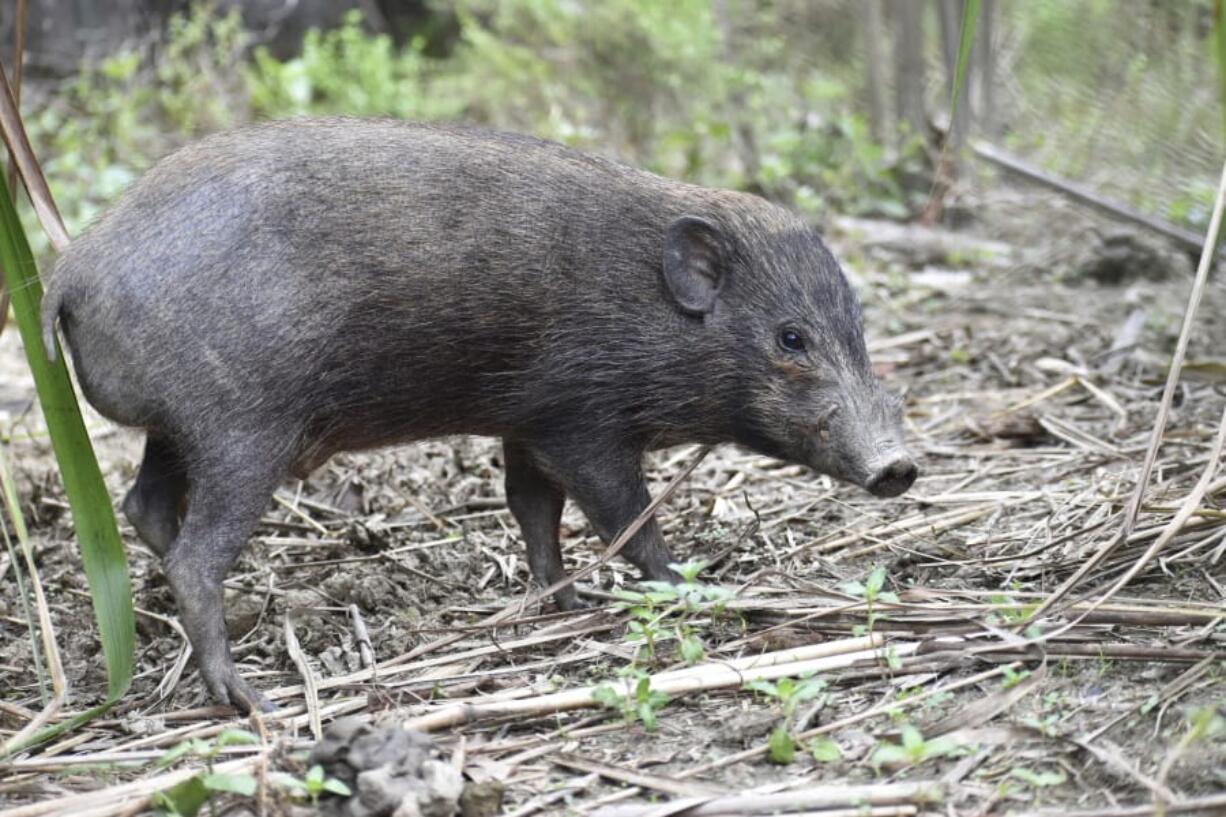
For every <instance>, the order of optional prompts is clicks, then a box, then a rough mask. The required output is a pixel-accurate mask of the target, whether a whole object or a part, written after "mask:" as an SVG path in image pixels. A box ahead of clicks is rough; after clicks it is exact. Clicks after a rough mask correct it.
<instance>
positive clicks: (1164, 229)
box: [971, 141, 1204, 252]
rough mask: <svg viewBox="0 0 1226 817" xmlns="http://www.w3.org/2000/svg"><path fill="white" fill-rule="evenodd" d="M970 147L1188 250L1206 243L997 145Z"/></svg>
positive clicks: (983, 156) (1002, 164)
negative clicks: (1040, 168)
mask: <svg viewBox="0 0 1226 817" xmlns="http://www.w3.org/2000/svg"><path fill="white" fill-rule="evenodd" d="M971 150H972V151H974V153H975V155H976V156H978V157H979V158H981V159H984V160H986V161H988V162H991V163H992V164H994V165H996V166H998V167H1002V168H1004V169H1005V170H1008V171H1010V172H1011V173H1016V174H1017V175H1019V176H1024V177H1025V178H1027V179H1029V180H1030V181H1032V182H1037V183H1038V184H1041V185H1043V186H1044V187H1049V188H1051V189H1052V190H1055V191H1056V192H1058V193H1063V194H1064V195H1065V196H1068V197H1069V198H1071V199H1073V200H1074V201H1079V202H1081V203H1082V204H1086V205H1089V206H1090V207H1093V208H1094V209H1096V210H1099V211H1101V212H1103V213H1106V214H1107V215H1109V216H1114V217H1115V218H1118V219H1121V220H1123V221H1128V222H1131V223H1133V224H1136V225H1138V226H1140V227H1144V228H1145V229H1147V230H1152V231H1153V232H1155V233H1158V234H1159V235H1163V236H1166V237H1167V238H1169V239H1171V240H1172V241H1174V242H1176V243H1177V244H1179V245H1180V246H1182V247H1183V248H1184V249H1185V250H1188V251H1189V252H1200V250H1201V248H1202V247H1203V246H1204V236H1202V235H1199V234H1198V233H1195V232H1193V231H1191V230H1186V229H1184V228H1183V227H1177V226H1175V225H1174V224H1171V223H1169V222H1166V221H1163V220H1161V219H1158V218H1154V217H1153V216H1148V215H1146V214H1145V213H1142V212H1140V211H1138V210H1134V209H1132V208H1131V207H1127V206H1125V205H1123V204H1120V203H1119V202H1114V201H1111V200H1110V199H1105V198H1103V197H1102V196H1099V195H1098V194H1096V193H1094V192H1093V191H1091V190H1090V189H1089V188H1087V187H1083V186H1082V185H1079V184H1076V183H1074V182H1070V181H1066V180H1064V179H1060V178H1057V177H1055V176H1053V175H1051V174H1050V173H1045V172H1044V171H1042V170H1039V169H1038V168H1037V167H1035V166H1034V165H1032V164H1029V163H1028V162H1025V161H1022V160H1021V159H1019V158H1017V157H1016V156H1013V155H1012V154H1009V153H1006V152H1005V151H1003V150H1001V149H1000V148H998V147H996V146H995V145H991V144H988V143H987V142H979V141H973V142H971Z"/></svg>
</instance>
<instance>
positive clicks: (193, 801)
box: [153, 729, 260, 817]
mask: <svg viewBox="0 0 1226 817" xmlns="http://www.w3.org/2000/svg"><path fill="white" fill-rule="evenodd" d="M259 742H260V739H259V738H258V737H256V736H255V735H253V734H252V733H250V732H248V731H246V730H243V729H225V730H222V731H221V732H219V733H218V734H217V737H215V738H213V739H212V740H202V739H199V738H192V739H190V740H185V741H183V742H182V743H178V744H176V745H175V746H173V747H172V748H171V749H169V750H168V751H167V752H166V753H165V754H163V755H162V756H161V757H160V758H159V759H158V761H157V766H158V767H159V768H168V767H170V766H173V765H174V764H176V763H178V762H180V761H182V760H185V759H188V758H195V759H199V760H203V761H204V766H205V768H204V769H203V770H201V771H200V772H199V773H197V774H194V775H192V776H191V777H189V778H188V779H187V780H184V781H183V782H181V783H178V784H176V785H174V786H172V787H170V788H169V789H167V790H166V791H162V792H157V793H156V794H154V795H153V805H154V807H155V808H156V809H157V810H158V811H159V812H160V813H162V814H166V815H171V817H191V815H194V814H196V813H197V812H198V811H200V809H201V807H203V806H204V805H205V804H206V803H210V802H211V801H212V799H213V797H214V796H216V795H218V794H237V795H240V796H243V797H251V796H252V795H254V794H255V792H256V789H257V788H258V783H257V781H256V779H255V778H254V777H253V776H252V775H250V774H247V773H245V772H239V773H233V772H218V771H215V769H214V766H213V764H214V762H215V761H216V760H217V756H218V755H219V754H220V753H221V750H222V749H224V748H225V747H227V746H242V745H250V744H255V743H259Z"/></svg>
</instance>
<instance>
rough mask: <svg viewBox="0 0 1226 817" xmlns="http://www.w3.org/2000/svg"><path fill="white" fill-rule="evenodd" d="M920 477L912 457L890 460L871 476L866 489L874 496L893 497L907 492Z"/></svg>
mask: <svg viewBox="0 0 1226 817" xmlns="http://www.w3.org/2000/svg"><path fill="white" fill-rule="evenodd" d="M918 476H919V467H918V466H916V464H915V461H914V460H912V459H911V458H910V457H908V456H906V455H903V456H900V457H897V458H895V459H892V460H890V461H889V462H887V463H886V464H885V465H883V466H881V467H880V468H878V469H877V471H876V472H875V473H873V474H872V475H871V476H869V478H868V481H867V482H866V483H865V485H864V487H865V488H867V489H868V491H869V493H871V494H872V495H873V496H880V497H893V496H900V495H902V494H904V493H906V492H907V489H908V488H910V487H911V486H912V485H913V484H915V478H916V477H918Z"/></svg>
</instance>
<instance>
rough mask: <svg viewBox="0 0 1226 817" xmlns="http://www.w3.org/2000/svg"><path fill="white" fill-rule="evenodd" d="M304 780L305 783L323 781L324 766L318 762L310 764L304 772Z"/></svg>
mask: <svg viewBox="0 0 1226 817" xmlns="http://www.w3.org/2000/svg"><path fill="white" fill-rule="evenodd" d="M306 782H307V785H311V784H312V783H317V784H318V783H323V782H324V767H323V766H320V765H319V764H318V763H316V764H315V765H314V766H312V767H311V768H310V769H309V770H308V771H307V773H306Z"/></svg>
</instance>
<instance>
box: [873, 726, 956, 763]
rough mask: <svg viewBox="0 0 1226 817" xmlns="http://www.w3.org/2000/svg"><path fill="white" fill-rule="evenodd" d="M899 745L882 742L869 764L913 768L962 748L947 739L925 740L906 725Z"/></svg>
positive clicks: (901, 730) (917, 731)
mask: <svg viewBox="0 0 1226 817" xmlns="http://www.w3.org/2000/svg"><path fill="white" fill-rule="evenodd" d="M899 739H900V742H899V743H890V742H882V743H879V744H878V745H877V748H876V749H874V750H873V754H872V756H871V757H870V758H869V762H870V763H872V764H873V766H875V767H877V766H913V765H915V764H917V763H922V762H924V761H925V760H929V759H930V758H934V757H943V756H945V755H952V754H955V753H957V752H959V751H961V749H962V746H961V745H960V744H958V743H957V742H956V741H953V740H951V739H950V738H947V737H939V738H933V739H932V740H924V736H923V735H922V734H921V733H920V731H919V730H918V729H916V728H915V727H914V726H913V725H911V724H909V723H906V724H903V725H902V727H901V728H900V729H899Z"/></svg>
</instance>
